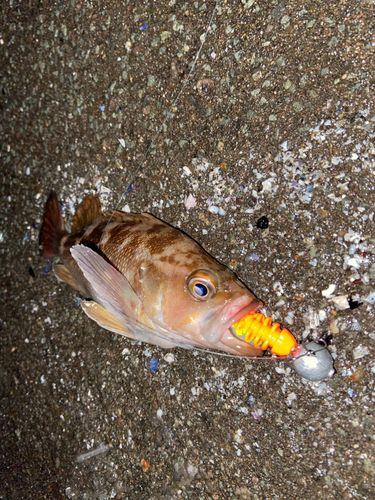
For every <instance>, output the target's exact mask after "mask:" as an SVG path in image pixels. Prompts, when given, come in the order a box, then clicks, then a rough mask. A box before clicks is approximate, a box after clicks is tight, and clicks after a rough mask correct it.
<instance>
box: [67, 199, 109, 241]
mask: <svg viewBox="0 0 375 500" xmlns="http://www.w3.org/2000/svg"><path fill="white" fill-rule="evenodd" d="M102 216H103V212H102V206H101V204H100V200H99V196H98V195H96V194H89V195H88V196H86V197H85V198H84V199H83V200H82V201H81V203H80V204H79V205H78V208H77V210H76V213H75V214H74V217H73V219H72V233H73V234H74V233H77V232H79V231H80V230H81V229H83V228H84V227H86V226H89V225H90V224H92V223H93V222H94V221H95V220H97V219H98V218H100V217H102Z"/></svg>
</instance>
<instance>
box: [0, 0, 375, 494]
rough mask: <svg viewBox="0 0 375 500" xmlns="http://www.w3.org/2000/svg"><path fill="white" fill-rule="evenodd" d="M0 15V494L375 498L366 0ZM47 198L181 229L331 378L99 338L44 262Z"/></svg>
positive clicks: (101, 5)
mask: <svg viewBox="0 0 375 500" xmlns="http://www.w3.org/2000/svg"><path fill="white" fill-rule="evenodd" d="M2 11H3V16H2V21H1V22H2V26H1V32H0V51H1V57H2V63H1V68H2V69H1V73H2V83H1V91H2V92H1V110H2V119H1V127H2V150H1V158H2V160H1V164H2V175H3V179H2V182H1V213H2V217H1V221H0V224H1V230H0V251H1V262H2V266H1V274H2V278H1V282H2V287H1V305H2V314H1V373H0V398H1V402H0V404H1V412H0V413H1V425H0V457H1V458H0V460H1V467H0V497H1V498H4V499H13V498H14V499H15V498H17V499H19V498H22V499H31V498H32V499H39V498H53V499H59V498H77V499H83V498H87V499H107V498H121V499H122V498H129V499H175V498H189V499H190V498H199V499H206V498H207V499H228V498H239V499H247V498H249V499H253V498H273V499H336V498H344V499H351V498H355V499H357V498H358V499H367V498H373V495H374V475H375V464H374V462H373V456H374V442H373V436H374V416H373V406H372V404H373V403H372V402H371V397H372V394H373V393H372V391H373V377H374V371H375V365H374V358H373V353H374V347H373V344H374V339H375V333H374V326H373V325H374V302H375V293H374V278H375V261H374V248H375V230H374V206H375V195H374V176H373V174H374V156H375V155H374V144H373V140H374V125H375V119H374V86H371V85H372V84H371V78H373V76H374V60H375V58H374V48H375V42H374V38H373V33H374V32H373V27H374V24H373V21H374V9H373V2H371V1H366V0H363V1H361V2H359V1H353V0H350V1H349V0H343V1H338V0H334V1H332V2H313V1H308V2H302V4H301V2H298V1H296V0H295V1H292V0H291V1H285V2H283V1H277V0H274V1H269V2H260V1H254V0H242V1H237V2H230V1H224V0H223V1H217V2H216V3H215V2H214V1H210V0H208V1H202V0H197V1H194V2H193V1H191V2H182V1H176V0H171V1H155V2H149V1H146V0H144V1H139V2H131V1H125V2H124V1H121V2H120V1H118V0H109V1H106V2H91V1H90V2H89V1H87V2H74V1H72V2H58V1H55V2H47V3H43V2H36V1H32V0H31V1H30V2H16V1H9V2H6V3H5V2H4V5H3V6H2ZM205 34H206V36H205ZM51 188H54V189H55V190H56V191H57V192H58V193H59V195H60V197H61V200H62V202H63V207H64V212H65V215H66V217H67V219H68V220H69V219H70V218H71V215H72V213H73V211H74V206H75V204H76V203H77V202H78V201H79V200H80V199H81V198H82V197H83V196H84V195H85V194H87V193H89V192H92V191H96V192H98V193H99V194H100V196H101V198H102V200H103V203H104V204H105V205H106V206H107V207H117V208H122V209H124V210H129V209H130V210H132V211H149V212H152V213H154V214H155V215H157V216H158V217H160V218H162V219H164V220H166V221H168V222H170V223H171V224H173V225H176V226H179V227H181V228H183V229H184V230H185V231H186V232H187V233H189V234H190V235H191V236H193V237H194V238H196V239H197V240H198V241H199V242H200V243H201V244H203V245H204V246H205V248H206V249H207V250H208V251H209V252H210V253H211V254H212V255H213V256H215V257H217V258H218V259H219V260H221V261H222V262H224V263H225V264H227V265H228V266H230V267H231V268H232V269H233V270H235V272H236V273H237V274H238V275H239V276H240V277H241V278H242V279H243V280H244V281H245V282H246V283H247V284H248V285H249V287H250V288H251V289H252V290H253V291H254V292H255V293H256V294H257V295H258V296H259V297H260V298H261V299H263V300H264V301H265V302H266V303H267V307H268V311H269V313H270V314H272V316H273V317H274V318H276V319H278V320H280V321H282V322H283V323H284V324H285V325H286V326H288V327H289V328H291V329H292V330H293V331H294V332H295V334H296V335H297V337H298V338H299V339H300V340H303V339H304V338H307V337H310V338H315V339H318V338H319V337H321V336H322V335H325V336H327V335H330V336H332V343H331V345H330V350H331V352H332V354H333V355H334V357H335V367H336V375H335V376H334V377H333V378H332V379H330V380H328V381H324V382H317V383H310V382H304V381H303V380H302V379H301V378H300V377H299V376H298V375H297V374H295V373H294V372H293V371H291V369H290V366H289V365H288V364H283V363H281V362H274V363H273V362H253V361H243V360H238V359H237V360H236V359H227V358H223V357H219V356H215V355H211V354H204V353H198V352H190V351H183V350H175V351H163V350H161V349H158V348H156V347H152V346H147V345H145V344H142V345H140V344H134V343H132V342H131V341H129V340H127V339H125V338H123V337H120V336H116V335H115V334H111V333H109V332H106V331H104V330H101V329H100V328H99V327H98V326H97V325H96V324H94V323H93V322H91V321H90V320H89V319H88V318H87V317H86V316H85V315H84V314H83V313H82V312H81V310H80V308H79V307H78V301H77V299H76V296H75V294H74V293H73V292H72V291H71V290H69V289H67V288H66V287H65V286H63V285H61V284H59V283H58V282H57V281H56V279H55V278H54V276H53V275H52V273H49V272H48V264H46V263H44V262H43V260H42V258H41V257H40V256H39V253H38V243H37V239H38V228H39V225H40V221H41V214H42V207H43V204H44V202H45V199H46V197H47V195H48V192H49V190H50V189H51ZM261 217H263V219H261V220H260V221H259V219H260V218H261ZM267 222H268V227H267V228H266V227H265V226H267ZM259 226H260V227H259ZM151 360H152V363H154V364H156V363H158V371H157V372H156V373H152V370H150V361H151ZM155 360H156V361H155ZM371 492H372V493H371Z"/></svg>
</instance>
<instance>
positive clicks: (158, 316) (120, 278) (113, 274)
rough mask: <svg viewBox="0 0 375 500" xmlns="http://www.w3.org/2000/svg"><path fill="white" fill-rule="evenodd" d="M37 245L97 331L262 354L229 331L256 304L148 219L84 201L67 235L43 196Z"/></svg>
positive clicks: (196, 251)
mask: <svg viewBox="0 0 375 500" xmlns="http://www.w3.org/2000/svg"><path fill="white" fill-rule="evenodd" d="M39 241H40V245H41V250H42V254H43V255H44V257H59V258H60V262H59V263H57V264H55V265H54V272H55V274H56V276H57V278H58V279H59V280H60V281H64V282H65V283H67V284H68V285H70V286H71V287H72V288H74V289H75V290H76V291H78V292H79V293H80V295H82V297H83V299H84V300H82V301H81V305H82V308H83V310H84V312H85V313H86V314H87V315H88V316H89V317H90V318H91V319H93V320H94V321H96V322H97V323H98V324H99V325H100V326H101V327H103V328H105V329H107V330H110V331H112V332H116V333H120V334H122V335H125V336H126V337H129V338H132V339H136V340H141V341H144V342H148V343H150V344H155V345H158V346H162V347H166V348H170V347H176V346H180V347H185V348H194V347H197V348H203V349H212V350H218V351H223V352H226V353H230V354H237V355H242V356H257V355H262V354H263V351H262V350H261V349H258V348H256V347H254V346H253V345H249V344H248V343H246V342H244V341H242V340H241V339H239V338H238V337H236V336H234V335H233V334H232V333H231V331H230V327H231V325H233V324H234V323H235V322H237V321H238V320H239V319H241V318H242V317H244V316H245V315H246V314H247V313H249V312H251V311H256V310H258V309H259V308H260V307H261V306H262V303H261V302H260V301H259V300H258V299H256V297H255V296H254V295H253V293H251V292H250V290H248V289H247V288H246V287H245V285H244V284H243V283H241V282H240V281H239V280H238V278H237V277H236V276H235V275H234V273H233V272H232V271H230V270H229V269H227V268H226V267H225V266H223V265H222V264H220V263H219V262H218V261H216V260H215V259H214V258H213V257H211V256H210V255H209V254H208V253H207V252H206V251H205V250H204V249H203V248H202V247H201V246H200V245H199V244H198V243H196V242H195V241H194V240H193V239H192V238H190V237H189V236H187V235H186V234H185V233H183V232H182V231H180V230H179V229H175V228H173V227H172V226H170V225H169V224H166V223H165V222H163V221H161V220H159V219H157V218H156V217H154V216H153V215H150V214H148V213H124V212H120V211H117V210H114V211H111V212H108V213H105V212H103V211H102V208H101V204H100V201H99V198H98V197H97V196H95V195H89V196H87V197H86V198H84V200H83V201H82V202H81V204H80V205H79V206H78V208H77V211H76V213H75V215H74V216H73V219H72V223H71V231H70V232H68V231H67V230H66V229H65V224H64V221H63V218H62V215H61V211H60V206H59V202H58V199H57V196H56V194H55V193H54V192H51V194H50V195H49V198H48V200H47V202H46V205H45V209H44V215H43V222H42V226H41V230H40V236H39Z"/></svg>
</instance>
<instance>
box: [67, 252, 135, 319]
mask: <svg viewBox="0 0 375 500" xmlns="http://www.w3.org/2000/svg"><path fill="white" fill-rule="evenodd" d="M70 251H71V254H72V257H73V259H74V260H75V261H76V263H77V265H78V267H79V268H80V270H81V271H82V273H83V275H84V277H85V279H86V280H87V281H88V284H89V286H90V288H91V292H92V298H93V299H94V300H95V301H96V302H98V303H99V304H101V305H102V306H103V307H104V308H105V309H106V310H107V311H108V312H110V313H111V314H112V315H113V316H115V317H116V318H117V320H118V321H119V322H120V323H124V322H125V320H126V319H128V318H132V319H138V317H139V315H140V314H141V311H142V302H141V301H140V299H139V297H138V296H137V295H136V293H135V292H134V290H133V289H132V287H131V285H130V283H129V281H128V280H127V279H126V278H125V276H124V275H123V274H121V273H120V272H119V271H118V270H117V269H116V268H115V267H114V266H112V264H110V263H109V262H107V261H106V260H105V259H104V258H103V257H102V256H101V255H99V254H98V253H97V252H95V251H94V250H92V249H91V248H89V247H86V246H84V245H75V246H74V247H72V248H71V250H70Z"/></svg>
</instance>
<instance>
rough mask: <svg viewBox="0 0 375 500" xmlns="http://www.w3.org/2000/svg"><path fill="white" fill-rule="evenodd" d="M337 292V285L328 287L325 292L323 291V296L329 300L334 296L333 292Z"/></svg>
mask: <svg viewBox="0 0 375 500" xmlns="http://www.w3.org/2000/svg"><path fill="white" fill-rule="evenodd" d="M335 290H336V285H335V284H333V283H332V284H331V285H329V286H328V288H326V289H325V290H322V295H323V297H326V298H327V299H329V298H331V297H332V295H333V292H334V291H335Z"/></svg>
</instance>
